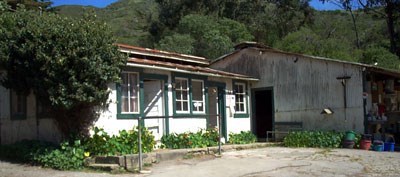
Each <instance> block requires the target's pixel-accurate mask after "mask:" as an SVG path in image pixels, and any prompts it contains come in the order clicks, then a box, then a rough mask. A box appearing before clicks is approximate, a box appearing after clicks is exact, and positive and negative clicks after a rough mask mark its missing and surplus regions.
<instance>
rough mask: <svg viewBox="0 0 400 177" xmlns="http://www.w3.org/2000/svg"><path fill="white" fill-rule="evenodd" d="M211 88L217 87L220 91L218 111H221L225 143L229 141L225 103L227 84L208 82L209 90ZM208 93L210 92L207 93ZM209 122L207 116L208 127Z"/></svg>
mask: <svg viewBox="0 0 400 177" xmlns="http://www.w3.org/2000/svg"><path fill="white" fill-rule="evenodd" d="M209 87H217V89H218V110H219V114H220V117H221V123H222V124H221V129H222V134H223V135H224V137H225V141H226V140H227V135H228V134H227V131H226V129H227V128H226V126H227V125H226V110H225V105H226V103H225V101H226V93H225V90H226V84H225V83H223V82H214V81H208V82H207V90H208V88H209ZM207 93H208V92H207ZM208 101H209V100H207V107H208V105H209V104H208ZM208 121H209V116H207V125H208Z"/></svg>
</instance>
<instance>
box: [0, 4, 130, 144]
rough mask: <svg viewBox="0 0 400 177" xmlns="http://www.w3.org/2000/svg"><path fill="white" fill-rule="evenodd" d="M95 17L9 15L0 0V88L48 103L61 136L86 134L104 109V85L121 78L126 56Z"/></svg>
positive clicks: (22, 11)
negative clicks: (1, 75) (0, 71)
mask: <svg viewBox="0 0 400 177" xmlns="http://www.w3.org/2000/svg"><path fill="white" fill-rule="evenodd" d="M114 43H115V40H114V38H113V34H112V32H111V30H110V28H109V26H107V25H106V24H105V23H101V22H98V21H97V20H96V18H95V15H93V14H91V15H89V14H86V15H85V16H84V18H82V19H74V18H66V17H61V16H59V15H57V14H54V13H48V12H42V13H38V12H37V11H30V10H26V9H23V8H20V9H17V10H16V11H9V10H8V6H7V5H6V4H5V3H3V1H0V66H1V67H2V69H4V70H5V71H7V73H8V74H7V75H6V76H5V77H2V78H1V79H0V84H1V85H2V86H4V87H6V88H8V89H13V90H15V91H17V92H18V93H21V94H22V93H30V92H31V91H33V92H34V93H35V96H36V97H37V98H40V101H43V102H46V103H47V102H48V103H49V104H48V105H49V106H48V109H49V110H50V111H49V112H50V114H51V117H52V118H54V120H55V121H56V122H57V126H58V128H59V130H60V131H61V132H62V133H63V134H64V137H68V138H69V139H72V140H74V139H75V138H76V137H79V135H87V130H88V127H89V126H90V125H92V123H93V121H94V120H95V119H96V118H98V115H97V111H95V109H96V108H99V107H101V106H105V105H107V99H108V95H109V92H110V91H109V90H108V84H109V83H114V82H118V81H119V80H120V76H119V74H120V72H121V66H124V65H125V64H126V58H127V57H126V56H125V55H124V54H122V53H121V52H119V51H118V47H117V46H116V45H114Z"/></svg>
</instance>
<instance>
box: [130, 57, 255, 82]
mask: <svg viewBox="0 0 400 177" xmlns="http://www.w3.org/2000/svg"><path fill="white" fill-rule="evenodd" d="M127 66H130V67H138V68H147V69H157V70H164V71H171V72H178V73H186V74H194V75H201V76H209V77H217V78H229V79H236V80H246V81H258V80H259V79H257V78H253V77H250V76H246V75H241V74H236V73H230V72H225V71H220V70H215V69H211V68H208V67H200V66H191V65H182V64H176V63H170V62H161V61H152V60H146V59H137V58H129V59H128V63H127Z"/></svg>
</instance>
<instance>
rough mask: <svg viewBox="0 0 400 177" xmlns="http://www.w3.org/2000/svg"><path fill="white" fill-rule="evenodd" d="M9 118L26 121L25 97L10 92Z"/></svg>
mask: <svg viewBox="0 0 400 177" xmlns="http://www.w3.org/2000/svg"><path fill="white" fill-rule="evenodd" d="M10 97H11V98H10V100H11V117H12V118H13V119H26V95H24V94H20V93H17V92H15V91H11V96H10Z"/></svg>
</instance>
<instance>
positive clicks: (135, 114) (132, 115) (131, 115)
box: [115, 67, 144, 119]
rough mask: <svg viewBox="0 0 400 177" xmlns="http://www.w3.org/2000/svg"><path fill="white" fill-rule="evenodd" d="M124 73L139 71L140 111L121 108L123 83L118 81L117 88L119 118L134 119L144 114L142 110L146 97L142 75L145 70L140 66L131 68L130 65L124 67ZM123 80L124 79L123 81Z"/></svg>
mask: <svg viewBox="0 0 400 177" xmlns="http://www.w3.org/2000/svg"><path fill="white" fill-rule="evenodd" d="M122 73H137V82H138V85H139V86H138V87H137V88H138V92H139V97H138V101H137V102H138V112H133V113H123V112H122V109H121V105H122V99H121V98H122V90H121V89H122V88H121V83H116V85H115V88H116V91H117V119H134V118H138V117H141V116H143V114H142V113H143V111H142V109H143V108H142V107H143V106H141V105H143V101H144V100H143V99H142V98H143V97H144V93H143V82H142V79H141V76H142V74H143V70H142V69H140V68H130V67H124V68H123V69H122V72H121V74H122ZM121 77H122V75H121ZM121 82H122V81H121Z"/></svg>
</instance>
